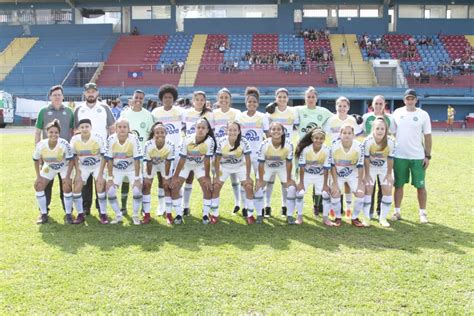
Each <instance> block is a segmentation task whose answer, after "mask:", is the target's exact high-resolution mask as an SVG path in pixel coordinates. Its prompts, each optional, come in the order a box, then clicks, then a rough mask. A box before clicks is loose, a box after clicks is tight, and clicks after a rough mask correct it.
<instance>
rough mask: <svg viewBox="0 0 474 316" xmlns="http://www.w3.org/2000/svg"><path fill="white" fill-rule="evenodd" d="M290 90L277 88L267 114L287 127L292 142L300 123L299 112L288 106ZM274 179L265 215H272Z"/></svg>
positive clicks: (268, 191)
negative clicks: (273, 101)
mask: <svg viewBox="0 0 474 316" xmlns="http://www.w3.org/2000/svg"><path fill="white" fill-rule="evenodd" d="M288 97H289V93H288V90H287V89H285V88H280V89H277V90H276V92H275V102H276V103H273V105H269V106H267V115H268V119H269V122H270V123H273V122H277V123H280V124H281V125H283V127H284V128H285V137H286V139H287V140H288V141H289V142H290V143H291V142H292V140H293V135H294V134H295V128H297V127H298V125H299V116H298V112H297V111H296V109H294V108H290V107H289V106H288V100H289V98H288ZM273 185H274V179H272V180H270V182H269V183H268V184H267V187H266V189H267V192H266V200H265V204H266V207H265V216H267V217H270V216H271V212H272V210H271V207H270V204H271V203H270V202H271V196H272V192H273ZM286 212H287V207H286V190H282V208H281V215H282V216H286Z"/></svg>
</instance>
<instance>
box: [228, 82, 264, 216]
mask: <svg viewBox="0 0 474 316" xmlns="http://www.w3.org/2000/svg"><path fill="white" fill-rule="evenodd" d="M259 100H260V92H259V91H258V89H257V88H255V87H247V89H245V105H246V107H247V111H245V112H242V113H241V114H240V115H239V116H238V117H237V118H236V121H237V122H238V123H239V124H240V127H241V130H242V136H243V137H244V138H245V139H246V140H247V142H248V143H249V145H250V149H251V151H252V153H251V154H250V161H251V164H252V169H253V172H254V175H255V179H258V165H259V163H258V155H257V153H258V151H259V149H260V146H261V145H262V142H263V140H264V139H265V136H266V135H267V134H268V130H269V123H268V117H267V116H266V115H265V114H263V113H261V112H258V111H257V108H258V103H259ZM259 194H261V195H259ZM263 194H264V193H263V191H260V192H255V194H254V198H253V199H254V205H255V209H256V210H257V211H259V210H262V209H263ZM242 215H243V216H244V217H247V214H246V210H245V209H243V210H242Z"/></svg>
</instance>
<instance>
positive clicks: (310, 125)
mask: <svg viewBox="0 0 474 316" xmlns="http://www.w3.org/2000/svg"><path fill="white" fill-rule="evenodd" d="M315 127H319V125H318V124H317V123H316V122H311V123H309V124H308V125H306V127H303V128H302V129H301V132H303V133H307V132H309V131H310V130H312V129H313V128H315Z"/></svg>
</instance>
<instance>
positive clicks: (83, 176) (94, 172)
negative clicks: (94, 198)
mask: <svg viewBox="0 0 474 316" xmlns="http://www.w3.org/2000/svg"><path fill="white" fill-rule="evenodd" d="M79 169H80V170H81V179H82V182H84V183H86V182H87V179H89V177H90V175H91V174H92V176H93V177H94V180H97V178H98V177H99V170H100V166H97V167H96V168H92V169H90V168H81V167H79ZM103 176H104V177H105V172H104V174H103Z"/></svg>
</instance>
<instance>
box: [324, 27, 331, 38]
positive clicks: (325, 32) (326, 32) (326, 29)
mask: <svg viewBox="0 0 474 316" xmlns="http://www.w3.org/2000/svg"><path fill="white" fill-rule="evenodd" d="M330 34H331V31H329V29H328V28H327V27H326V28H325V29H324V39H326V40H328V39H329V35H330Z"/></svg>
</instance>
